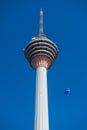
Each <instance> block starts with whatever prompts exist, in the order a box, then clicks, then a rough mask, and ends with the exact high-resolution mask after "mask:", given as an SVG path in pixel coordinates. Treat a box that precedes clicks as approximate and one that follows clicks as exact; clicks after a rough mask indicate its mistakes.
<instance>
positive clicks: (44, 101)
mask: <svg viewBox="0 0 87 130" xmlns="http://www.w3.org/2000/svg"><path fill="white" fill-rule="evenodd" d="M35 130H49V119H48V97H47V70H46V68H45V67H43V66H39V67H38V68H37V69H36V101H35Z"/></svg>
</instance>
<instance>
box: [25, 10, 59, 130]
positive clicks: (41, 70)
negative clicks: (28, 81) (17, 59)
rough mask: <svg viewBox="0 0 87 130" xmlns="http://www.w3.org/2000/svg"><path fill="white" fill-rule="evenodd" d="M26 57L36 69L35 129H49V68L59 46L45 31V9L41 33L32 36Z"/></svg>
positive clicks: (41, 20)
mask: <svg viewBox="0 0 87 130" xmlns="http://www.w3.org/2000/svg"><path fill="white" fill-rule="evenodd" d="M24 54H25V57H26V58H27V60H28V62H29V63H30V65H31V67H32V68H33V69H36V98H35V130H49V117H48V97H47V70H48V69H49V68H50V67H51V66H52V64H53V63H54V61H55V59H56V57H57V55H58V48H57V46H56V45H55V43H54V42H52V41H51V40H50V39H48V38H47V37H46V36H45V35H44V33H43V11H42V9H41V10H40V28H39V35H38V36H36V37H34V38H32V40H31V41H30V42H29V44H28V45H27V46H26V47H25V49H24Z"/></svg>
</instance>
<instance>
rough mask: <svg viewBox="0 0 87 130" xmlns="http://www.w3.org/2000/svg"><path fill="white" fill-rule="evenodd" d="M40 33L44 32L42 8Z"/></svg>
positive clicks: (41, 12)
mask: <svg viewBox="0 0 87 130" xmlns="http://www.w3.org/2000/svg"><path fill="white" fill-rule="evenodd" d="M39 34H43V11H42V8H41V10H40V27H39Z"/></svg>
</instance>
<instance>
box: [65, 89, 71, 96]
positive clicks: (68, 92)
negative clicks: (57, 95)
mask: <svg viewBox="0 0 87 130" xmlns="http://www.w3.org/2000/svg"><path fill="white" fill-rule="evenodd" d="M64 93H65V94H66V95H67V96H69V95H70V88H67V89H65V91H64Z"/></svg>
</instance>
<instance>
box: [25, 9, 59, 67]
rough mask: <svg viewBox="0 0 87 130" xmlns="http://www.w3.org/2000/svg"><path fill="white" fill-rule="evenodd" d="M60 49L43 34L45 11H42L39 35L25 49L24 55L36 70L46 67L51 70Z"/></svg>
mask: <svg viewBox="0 0 87 130" xmlns="http://www.w3.org/2000/svg"><path fill="white" fill-rule="evenodd" d="M58 52H59V51H58V48H57V46H56V44H55V43H54V42H52V41H51V40H50V39H48V38H47V37H46V36H45V35H44V33H43V11H42V9H41V11H40V28H39V35H38V36H36V37H33V38H32V40H31V41H30V42H29V43H28V45H27V46H26V47H25V49H24V54H25V56H26V58H27V60H28V62H29V63H30V65H31V67H33V68H34V69H36V68H37V67H38V66H44V67H46V68H47V69H49V68H50V67H51V66H52V64H53V62H54V61H55V59H56V57H57V55H58Z"/></svg>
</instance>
